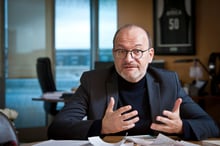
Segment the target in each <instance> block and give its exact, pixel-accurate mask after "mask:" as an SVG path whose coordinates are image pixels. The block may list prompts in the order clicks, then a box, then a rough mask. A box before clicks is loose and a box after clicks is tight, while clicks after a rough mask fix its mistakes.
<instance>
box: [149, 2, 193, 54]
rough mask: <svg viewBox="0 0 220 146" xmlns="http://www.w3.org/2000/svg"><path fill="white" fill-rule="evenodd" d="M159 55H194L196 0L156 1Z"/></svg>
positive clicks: (156, 41)
mask: <svg viewBox="0 0 220 146" xmlns="http://www.w3.org/2000/svg"><path fill="white" fill-rule="evenodd" d="M153 5H154V7H153V10H154V49H155V52H156V54H157V55H194V54H195V52H196V50H195V38H194V31H195V29H194V18H195V17H194V7H195V6H194V0H154V1H153Z"/></svg>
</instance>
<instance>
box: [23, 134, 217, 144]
mask: <svg viewBox="0 0 220 146" xmlns="http://www.w3.org/2000/svg"><path fill="white" fill-rule="evenodd" d="M122 138H123V137H122V136H106V137H105V138H104V139H103V140H104V141H105V142H108V143H116V142H119V141H121V140H122ZM172 138H173V139H176V138H175V137H172ZM208 140H217V141H220V138H209V139H208ZM188 142H191V143H194V144H198V145H204V144H203V143H202V141H188ZM38 143H40V142H31V143H21V144H20V146H32V145H34V144H38ZM206 146H207V145H206Z"/></svg>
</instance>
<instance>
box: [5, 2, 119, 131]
mask: <svg viewBox="0 0 220 146" xmlns="http://www.w3.org/2000/svg"><path fill="white" fill-rule="evenodd" d="M52 1H53V0H50V1H48V0H16V1H14V0H5V1H4V2H5V11H4V15H5V18H6V20H5V24H4V26H5V34H4V38H5V39H4V40H6V43H5V52H4V53H5V57H4V58H5V65H4V66H6V68H5V72H4V75H3V76H4V77H5V80H6V85H5V90H6V100H5V101H6V107H8V108H12V109H15V110H17V111H18V113H19V115H18V118H17V119H16V121H15V125H16V127H17V128H27V127H39V126H44V125H45V124H46V120H45V117H46V116H45V112H44V109H43V102H36V101H32V98H33V97H38V96H40V95H41V94H42V92H41V90H40V86H39V83H38V80H37V78H36V69H35V65H36V59H37V57H39V56H53V52H54V54H55V56H53V57H54V59H55V63H56V72H55V73H56V84H57V89H59V90H70V89H71V88H72V87H77V86H78V85H79V78H80V76H81V74H82V72H84V71H86V70H90V69H91V64H92V63H94V62H91V55H90V54H91V53H92V52H93V51H96V50H92V49H91V38H90V36H91V26H90V25H91V24H90V22H91V19H92V18H91V15H90V10H91V3H93V2H94V1H93V0H91V1H90V0H54V2H55V8H54V9H55V15H54V16H55V18H54V19H53V18H52V19H51V16H53V14H51V12H52V10H51V9H50V8H51V7H53V5H52V4H51V2H52ZM116 1H117V0H99V17H100V19H99V26H100V27H99V33H100V34H99V38H96V39H97V40H99V45H100V47H99V49H100V52H99V53H100V54H102V52H104V54H107V55H105V56H106V57H102V55H101V57H100V60H108V59H111V57H110V56H111V51H110V49H111V48H112V37H113V36H112V34H113V33H114V32H115V29H116V24H117V22H116V20H117V19H116V15H117V12H116ZM48 9H49V10H48ZM48 12H49V14H48ZM48 17H49V18H48ZM106 18H107V19H106ZM110 19H111V20H110ZM53 20H54V22H55V23H54V22H53ZM53 24H54V25H55V27H54V28H55V33H54V34H55V40H53V36H51V34H53V32H52V31H54V30H53ZM105 27H106V28H107V29H106V28H105ZM53 42H55V44H53ZM48 43H49V44H48ZM53 45H54V46H55V50H52V49H51V48H53ZM99 56H100V55H99ZM103 58H104V59H103Z"/></svg>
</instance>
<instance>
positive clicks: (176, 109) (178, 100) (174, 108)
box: [173, 98, 182, 112]
mask: <svg viewBox="0 0 220 146" xmlns="http://www.w3.org/2000/svg"><path fill="white" fill-rule="evenodd" d="M181 103H182V98H178V99H177V100H176V102H175V105H174V107H173V112H179V109H180V105H181Z"/></svg>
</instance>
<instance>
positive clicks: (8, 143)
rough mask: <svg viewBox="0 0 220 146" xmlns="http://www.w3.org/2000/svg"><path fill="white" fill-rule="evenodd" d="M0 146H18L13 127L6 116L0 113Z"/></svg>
mask: <svg viewBox="0 0 220 146" xmlns="http://www.w3.org/2000/svg"><path fill="white" fill-rule="evenodd" d="M0 145H3V146H18V145H19V141H18V137H17V134H16V130H15V127H14V126H13V125H12V123H11V121H10V120H9V119H8V117H7V116H6V115H4V114H3V113H2V112H0Z"/></svg>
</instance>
